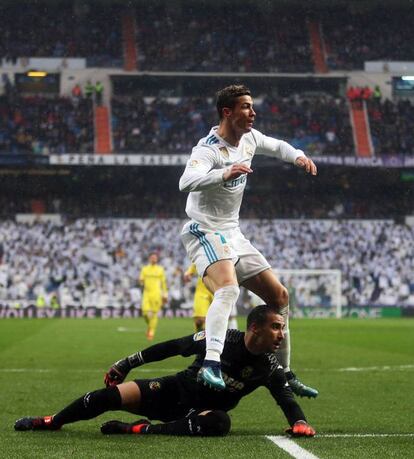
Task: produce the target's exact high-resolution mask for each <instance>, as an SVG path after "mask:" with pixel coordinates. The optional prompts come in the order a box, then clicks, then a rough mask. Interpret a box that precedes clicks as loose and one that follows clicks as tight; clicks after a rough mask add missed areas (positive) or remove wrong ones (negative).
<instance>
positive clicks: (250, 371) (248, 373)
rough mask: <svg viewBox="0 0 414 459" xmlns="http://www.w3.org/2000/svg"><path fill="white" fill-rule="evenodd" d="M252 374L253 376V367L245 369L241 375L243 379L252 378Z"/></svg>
mask: <svg viewBox="0 0 414 459" xmlns="http://www.w3.org/2000/svg"><path fill="white" fill-rule="evenodd" d="M252 374H253V367H245V368H243V370H242V371H241V375H242V378H243V379H247V378H250V376H251V375H252Z"/></svg>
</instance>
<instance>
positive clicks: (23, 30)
mask: <svg viewBox="0 0 414 459" xmlns="http://www.w3.org/2000/svg"><path fill="white" fill-rule="evenodd" d="M22 8H24V14H22ZM0 16H1V17H2V18H4V19H6V20H3V21H1V23H0V62H1V60H3V62H4V63H11V64H14V63H16V62H17V59H18V58H29V57H59V58H65V57H77V58H87V62H88V65H89V66H105V67H110V66H118V67H121V66H122V41H121V25H120V14H119V7H118V6H115V5H113V6H111V5H109V4H103V3H95V4H92V3H86V2H74V4H73V5H70V4H63V3H61V2H59V3H58V4H54V3H53V2H47V3H43V4H41V3H37V2H33V3H29V4H28V3H27V2H25V3H24V6H23V7H22V5H21V4H19V3H14V4H13V3H7V4H6V5H3V6H0Z"/></svg>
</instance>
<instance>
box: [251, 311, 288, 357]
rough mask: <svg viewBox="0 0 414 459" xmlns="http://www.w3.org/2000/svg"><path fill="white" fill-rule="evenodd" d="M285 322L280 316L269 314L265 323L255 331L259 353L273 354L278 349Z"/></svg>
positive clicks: (282, 337)
mask: <svg viewBox="0 0 414 459" xmlns="http://www.w3.org/2000/svg"><path fill="white" fill-rule="evenodd" d="M284 330H285V321H284V320H283V317H282V316H281V315H280V314H276V313H274V312H270V313H269V314H268V315H267V322H266V323H265V324H264V325H263V326H262V327H260V328H258V329H257V336H258V341H257V343H256V344H257V345H258V346H260V348H261V349H260V350H261V352H275V351H276V350H277V349H279V347H280V344H281V343H282V340H283V339H284V337H285V332H284Z"/></svg>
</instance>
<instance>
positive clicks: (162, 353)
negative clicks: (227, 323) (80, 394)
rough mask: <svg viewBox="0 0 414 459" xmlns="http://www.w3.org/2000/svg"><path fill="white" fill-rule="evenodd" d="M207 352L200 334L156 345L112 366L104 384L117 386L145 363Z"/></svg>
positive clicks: (204, 341)
mask: <svg viewBox="0 0 414 459" xmlns="http://www.w3.org/2000/svg"><path fill="white" fill-rule="evenodd" d="M205 350H206V340H205V338H204V339H200V337H199V335H198V334H196V335H189V336H185V337H183V338H178V339H172V340H169V341H164V342H162V343H158V344H154V345H153V346H150V347H147V348H146V349H144V350H142V351H138V352H136V353H135V354H131V355H130V356H128V357H125V358H124V359H121V360H118V361H117V362H115V363H114V364H113V365H111V367H110V368H109V370H108V372H107V373H106V374H105V378H104V382H105V385H106V386H107V387H109V386H117V385H118V384H121V383H122V382H123V381H124V380H125V378H126V377H127V376H128V373H129V372H130V371H131V370H132V369H133V368H137V367H139V366H141V365H143V364H144V363H150V362H159V361H160V360H165V359H168V358H169V357H174V356H176V355H181V356H183V357H188V356H190V355H195V354H202V353H204V352H205Z"/></svg>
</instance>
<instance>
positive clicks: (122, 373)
mask: <svg viewBox="0 0 414 459" xmlns="http://www.w3.org/2000/svg"><path fill="white" fill-rule="evenodd" d="M131 369H132V367H131V365H130V363H129V362H128V358H126V359H121V360H118V362H115V363H114V364H113V365H112V366H111V368H110V369H109V370H108V372H107V373H105V378H104V382H105V386H106V387H113V386H117V385H118V384H121V383H122V382H123V381H124V379H125V378H126V377H127V376H128V373H129V372H130V371H131Z"/></svg>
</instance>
